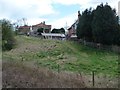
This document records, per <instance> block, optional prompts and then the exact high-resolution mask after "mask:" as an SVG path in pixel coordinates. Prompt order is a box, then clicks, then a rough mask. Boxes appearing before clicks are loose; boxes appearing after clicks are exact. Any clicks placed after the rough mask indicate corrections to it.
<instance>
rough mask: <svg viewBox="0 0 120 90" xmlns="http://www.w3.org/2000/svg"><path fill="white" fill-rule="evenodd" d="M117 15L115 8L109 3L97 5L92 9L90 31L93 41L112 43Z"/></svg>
mask: <svg viewBox="0 0 120 90" xmlns="http://www.w3.org/2000/svg"><path fill="white" fill-rule="evenodd" d="M117 25H118V21H117V16H116V12H115V10H112V8H111V7H110V6H109V5H107V4H106V5H103V4H101V5H99V6H97V8H96V10H95V11H94V17H93V20H92V31H93V32H92V33H93V37H94V41H95V42H99V43H102V44H108V45H110V44H113V43H114V40H115V39H114V38H115V37H116V30H117V28H116V27H117Z"/></svg>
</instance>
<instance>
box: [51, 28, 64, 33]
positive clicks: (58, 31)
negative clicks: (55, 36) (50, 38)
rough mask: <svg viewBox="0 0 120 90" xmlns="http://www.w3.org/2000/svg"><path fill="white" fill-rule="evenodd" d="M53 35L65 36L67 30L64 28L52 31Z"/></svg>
mask: <svg viewBox="0 0 120 90" xmlns="http://www.w3.org/2000/svg"><path fill="white" fill-rule="evenodd" d="M51 33H63V34H65V29H64V28H60V29H53V30H52V31H51Z"/></svg>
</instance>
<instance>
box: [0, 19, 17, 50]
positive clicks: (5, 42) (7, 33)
mask: <svg viewBox="0 0 120 90" xmlns="http://www.w3.org/2000/svg"><path fill="white" fill-rule="evenodd" d="M0 23H1V27H2V51H5V50H11V49H12V48H13V47H14V45H15V39H14V34H13V27H12V24H11V23H10V21H8V20H5V19H3V20H0Z"/></svg>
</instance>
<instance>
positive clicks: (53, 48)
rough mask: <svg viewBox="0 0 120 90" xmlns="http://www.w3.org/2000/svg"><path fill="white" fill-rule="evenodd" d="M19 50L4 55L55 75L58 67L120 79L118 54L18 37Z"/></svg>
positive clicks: (77, 45) (55, 41)
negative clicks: (30, 63)
mask: <svg viewBox="0 0 120 90" xmlns="http://www.w3.org/2000/svg"><path fill="white" fill-rule="evenodd" d="M16 39H17V42H18V46H17V47H16V49H13V50H11V51H7V52H3V58H5V59H7V60H10V59H11V60H16V61H17V60H19V61H23V62H33V63H34V64H35V65H38V66H43V67H48V68H49V69H53V70H55V71H57V70H58V64H59V65H60V70H61V71H72V72H83V73H88V74H90V73H91V72H92V71H95V72H96V74H99V73H102V74H108V75H111V76H116V75H118V54H116V53H113V52H109V51H104V50H99V49H95V48H90V47H88V46H83V45H81V44H78V43H76V42H72V41H59V40H43V39H40V38H35V37H27V36H17V37H16Z"/></svg>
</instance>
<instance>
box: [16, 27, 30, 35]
mask: <svg viewBox="0 0 120 90" xmlns="http://www.w3.org/2000/svg"><path fill="white" fill-rule="evenodd" d="M17 29H18V34H23V35H25V34H26V35H27V34H28V33H29V32H30V29H31V26H27V25H24V26H20V27H17Z"/></svg>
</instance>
